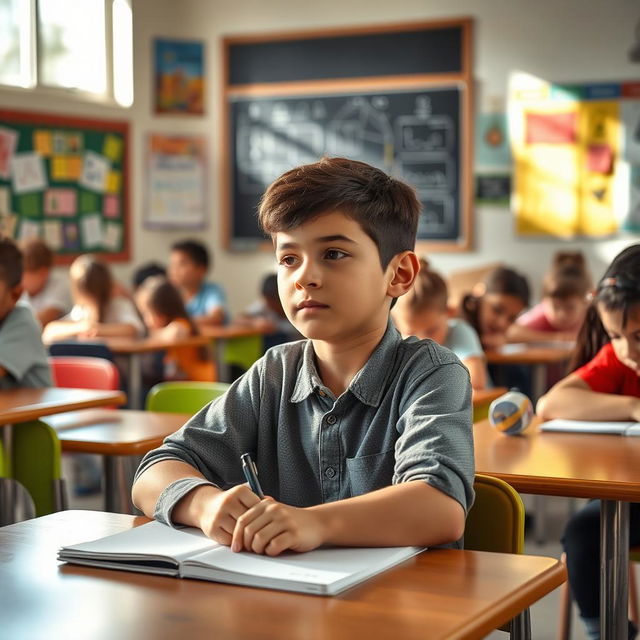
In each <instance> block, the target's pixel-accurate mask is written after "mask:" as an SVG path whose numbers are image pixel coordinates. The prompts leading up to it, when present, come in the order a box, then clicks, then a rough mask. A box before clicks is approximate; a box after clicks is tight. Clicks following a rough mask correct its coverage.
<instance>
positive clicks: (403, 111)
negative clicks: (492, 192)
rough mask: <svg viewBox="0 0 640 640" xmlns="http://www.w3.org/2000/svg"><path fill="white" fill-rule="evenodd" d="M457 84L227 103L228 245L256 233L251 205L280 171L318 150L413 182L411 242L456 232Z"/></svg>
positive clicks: (239, 244)
mask: <svg viewBox="0 0 640 640" xmlns="http://www.w3.org/2000/svg"><path fill="white" fill-rule="evenodd" d="M460 113H461V89H460V88H459V87H455V86H453V87H439V88H435V87H425V88H421V89H411V90H405V91H386V92H384V93H383V92H379V91H378V92H362V93H349V94H335V95H315V96H314V95H305V96H294V97H284V96H278V97H271V98H266V97H239V98H235V99H232V101H231V130H232V136H233V144H232V145H231V153H232V156H231V166H232V167H233V172H232V184H233V189H232V192H233V213H234V215H233V229H232V231H233V239H234V243H233V244H234V247H236V248H242V246H246V245H247V244H248V243H249V244H250V243H251V242H252V241H253V242H254V243H255V240H256V239H261V238H263V235H262V233H261V232H260V229H259V227H258V224H257V219H256V210H257V206H258V202H259V199H260V196H261V194H262V193H263V192H264V190H265V188H266V187H267V186H268V185H269V184H270V183H271V182H272V181H273V180H274V179H275V178H277V177H278V176H279V175H281V174H282V173H283V172H285V171H287V170H288V169H291V168H292V167H295V166H297V165H300V164H306V163H309V162H315V161H316V160H318V159H319V158H320V157H321V156H322V155H329V156H342V157H348V158H352V159H354V160H362V161H364V162H367V163H369V164H372V165H374V166H376V167H378V168H380V169H382V170H383V171H385V172H386V173H389V174H391V175H394V176H397V177H399V178H401V179H403V180H404V181H406V182H408V183H409V184H410V185H411V186H413V187H414V188H415V189H416V191H417V193H418V197H419V199H420V201H421V203H422V207H423V210H422V214H421V218H420V223H419V226H418V239H419V240H452V241H453V240H457V239H458V237H459V236H460V233H461V228H460V220H461V215H460V210H461V201H462V199H461V180H460V158H461V141H462V139H461V136H460V131H461V122H460Z"/></svg>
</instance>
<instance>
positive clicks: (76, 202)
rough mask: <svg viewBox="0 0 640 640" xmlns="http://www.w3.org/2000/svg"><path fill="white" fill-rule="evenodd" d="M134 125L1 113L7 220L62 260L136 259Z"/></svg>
mask: <svg viewBox="0 0 640 640" xmlns="http://www.w3.org/2000/svg"><path fill="white" fill-rule="evenodd" d="M128 151H129V124H128V123H127V122H117V121H113V120H93V119H86V118H82V119H80V118H70V117H63V116H57V115H52V114H42V113H33V112H17V111H5V110H0V224H1V225H2V227H3V229H4V233H6V234H8V235H10V236H12V237H13V238H15V239H16V240H25V239H29V238H32V237H40V238H42V239H43V240H44V241H45V242H46V243H47V244H48V245H49V246H50V247H51V248H52V249H53V250H54V252H55V254H56V263H58V264H66V263H69V262H71V261H72V260H73V259H74V258H75V257H76V256H77V255H79V254H81V253H87V252H91V253H97V254H99V255H100V256H102V257H103V258H104V259H106V260H110V261H125V260H128V258H129V244H130V240H129V236H130V228H129V206H128V195H129V190H128Z"/></svg>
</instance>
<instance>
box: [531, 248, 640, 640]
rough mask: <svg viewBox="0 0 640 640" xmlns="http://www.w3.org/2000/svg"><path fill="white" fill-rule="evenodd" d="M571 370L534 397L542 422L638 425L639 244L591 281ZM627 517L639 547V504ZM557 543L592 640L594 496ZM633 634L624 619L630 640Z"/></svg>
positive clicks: (596, 556) (596, 561)
mask: <svg viewBox="0 0 640 640" xmlns="http://www.w3.org/2000/svg"><path fill="white" fill-rule="evenodd" d="M571 369H572V370H573V373H571V374H570V375H569V376H567V377H566V378H565V379H564V380H561V381H560V382H558V384H556V385H555V386H554V387H553V388H552V389H551V390H550V391H549V392H548V393H547V394H546V395H544V396H542V398H540V400H539V401H538V406H537V412H538V415H540V416H541V417H542V418H543V419H545V420H549V419H552V418H566V419H574V420H605V421H606V420H632V421H636V422H640V244H634V245H632V246H630V247H627V248H626V249H625V250H624V251H622V252H621V253H620V254H618V256H616V258H614V260H613V262H612V263H611V265H610V266H609V268H608V269H607V271H606V273H605V274H604V277H603V278H602V280H600V282H599V283H598V288H597V290H596V292H595V295H594V297H593V300H592V301H591V304H590V305H589V308H588V310H587V314H586V318H585V321H584V323H583V325H582V328H581V330H580V333H579V335H578V341H577V344H576V350H575V352H574V358H573V361H572V363H571ZM585 437H589V436H585ZM629 520H630V532H629V541H630V543H631V545H637V544H640V505H639V504H635V503H632V504H630V506H629ZM563 544H564V550H565V553H566V556H567V570H568V573H569V584H570V586H571V592H572V594H573V596H574V598H575V600H576V602H577V604H578V607H579V609H580V615H581V617H582V619H583V622H584V624H585V626H586V628H587V631H588V634H589V638H592V639H593V640H597V639H599V638H600V588H599V584H600V501H599V500H593V501H591V502H589V504H587V506H586V507H584V508H583V509H582V510H580V511H578V512H577V513H576V514H574V515H573V516H572V517H571V520H570V521H569V524H568V526H567V529H566V531H565V534H564V538H563ZM626 569H627V568H626V567H624V568H623V570H624V571H626ZM635 635H636V629H635V627H634V626H633V625H632V624H631V622H630V623H629V637H630V638H633V637H635Z"/></svg>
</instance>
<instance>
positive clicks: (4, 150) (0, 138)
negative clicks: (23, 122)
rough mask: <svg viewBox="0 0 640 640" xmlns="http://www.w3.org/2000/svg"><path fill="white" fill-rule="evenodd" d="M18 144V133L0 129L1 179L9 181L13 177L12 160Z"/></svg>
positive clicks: (4, 128) (3, 128)
mask: <svg viewBox="0 0 640 640" xmlns="http://www.w3.org/2000/svg"><path fill="white" fill-rule="evenodd" d="M17 144H18V133H17V131H13V129H7V128H6V127H0V178H4V179H5V180H7V179H8V178H9V177H10V175H11V159H12V158H13V154H14V153H15V150H16V145H17Z"/></svg>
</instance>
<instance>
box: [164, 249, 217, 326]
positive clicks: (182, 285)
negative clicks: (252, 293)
mask: <svg viewBox="0 0 640 640" xmlns="http://www.w3.org/2000/svg"><path fill="white" fill-rule="evenodd" d="M208 270H209V252H208V251H207V248H206V247H205V246H204V245H202V244H200V243H199V242H196V241H195V240H183V241H182V242H176V243H175V244H174V245H173V246H172V247H171V253H170V254H169V270H168V271H169V280H171V282H172V284H173V285H175V286H176V287H178V289H179V290H180V293H181V294H182V298H183V300H184V304H185V307H186V309H187V313H188V314H189V315H190V316H191V317H192V318H193V320H194V321H195V322H196V323H197V324H198V325H199V326H203V327H208V326H216V325H220V324H223V323H224V321H225V316H226V311H225V305H226V297H225V294H224V291H223V289H222V287H220V285H218V284H215V283H214V282H205V281H204V279H205V277H206V276H207V271H208Z"/></svg>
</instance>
